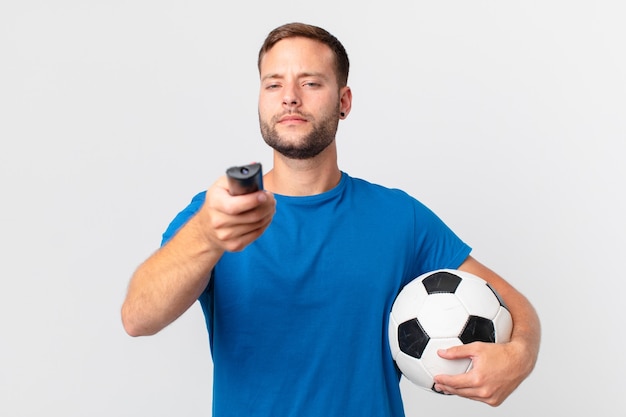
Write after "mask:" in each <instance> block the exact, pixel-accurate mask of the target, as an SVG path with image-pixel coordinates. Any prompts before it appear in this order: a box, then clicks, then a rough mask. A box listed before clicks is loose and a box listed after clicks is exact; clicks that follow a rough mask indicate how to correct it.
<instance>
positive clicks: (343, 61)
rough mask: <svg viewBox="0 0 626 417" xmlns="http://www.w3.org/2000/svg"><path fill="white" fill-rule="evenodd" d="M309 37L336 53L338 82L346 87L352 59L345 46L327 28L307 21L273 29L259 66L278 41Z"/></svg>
mask: <svg viewBox="0 0 626 417" xmlns="http://www.w3.org/2000/svg"><path fill="white" fill-rule="evenodd" d="M295 37H302V38H309V39H313V40H316V41H318V42H321V43H323V44H324V45H326V46H328V47H329V48H330V49H331V51H332V52H333V54H334V55H335V74H336V76H337V84H338V85H339V87H345V86H346V85H347V84H348V72H349V71H350V60H349V59H348V54H347V53H346V50H345V48H344V47H343V45H342V44H341V42H339V40H338V39H337V38H336V37H334V36H333V35H332V34H330V33H329V32H328V31H326V30H325V29H322V28H320V27H317V26H313V25H307V24H305V23H287V24H286V25H282V26H279V27H277V28H276V29H274V30H273V31H271V32H270V33H269V34H268V35H267V37H266V38H265V42H263V46H261V50H260V51H259V60H258V67H259V71H260V70H261V61H262V60H263V56H264V55H265V54H266V53H267V51H269V50H270V49H272V47H273V46H274V45H276V43H277V42H279V41H281V40H283V39H288V38H295Z"/></svg>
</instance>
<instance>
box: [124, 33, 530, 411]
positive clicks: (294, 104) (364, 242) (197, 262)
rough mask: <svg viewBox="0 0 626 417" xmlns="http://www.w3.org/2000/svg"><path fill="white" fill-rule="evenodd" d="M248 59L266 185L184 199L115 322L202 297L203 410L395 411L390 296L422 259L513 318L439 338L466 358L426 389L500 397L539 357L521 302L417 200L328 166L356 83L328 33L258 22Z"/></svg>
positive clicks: (162, 314) (451, 353) (219, 188)
mask: <svg viewBox="0 0 626 417" xmlns="http://www.w3.org/2000/svg"><path fill="white" fill-rule="evenodd" d="M258 66H259V73H260V81H261V88H260V94H259V121H260V126H261V133H262V136H263V138H264V139H265V141H266V142H267V144H268V145H270V146H271V147H272V148H273V149H274V166H273V169H272V170H271V171H269V172H267V173H266V175H265V176H264V179H263V182H264V185H265V188H266V191H258V192H255V193H252V194H247V195H243V196H231V195H230V194H229V192H228V185H227V181H226V178H225V177H222V178H220V179H218V180H217V182H216V183H215V184H213V186H211V187H210V188H209V189H208V190H207V191H206V192H202V193H200V194H198V195H197V196H196V197H194V199H193V200H192V202H191V203H190V205H189V206H188V207H187V208H186V209H184V210H183V211H182V212H181V213H180V214H179V215H178V216H177V217H176V219H174V221H173V222H172V223H171V224H170V227H169V228H168V230H167V231H166V233H165V234H164V239H163V245H162V247H161V248H160V249H159V250H158V251H157V252H155V253H154V254H153V255H152V256H150V257H149V258H148V259H147V260H146V261H145V262H144V263H143V264H142V265H140V267H139V268H138V269H137V271H136V272H135V273H134V275H133V277H132V279H131V282H130V285H129V288H128V294H127V297H126V300H125V302H124V305H123V307H122V318H123V323H124V327H125V329H126V331H127V332H128V333H129V334H130V335H133V336H139V335H150V334H154V333H156V332H158V331H160V330H161V329H163V328H164V327H165V326H167V325H169V324H170V323H172V322H173V321H174V320H176V318H178V317H179V316H180V315H181V314H182V313H184V312H185V311H186V310H187V309H188V308H189V307H190V306H191V305H192V304H193V303H194V302H195V301H196V300H198V299H199V300H200V303H201V305H202V308H203V311H204V313H205V317H206V324H207V328H208V331H209V335H210V345H211V352H212V355H213V364H214V378H213V389H214V395H213V415H214V416H215V417H219V416H225V415H235V416H253V415H259V416H273V417H274V416H284V415H294V416H300V417H301V416H320V415H327V416H342V417H347V416H359V417H362V416H365V415H371V416H402V415H403V413H404V412H403V406H402V401H401V396H400V390H399V384H398V381H399V374H398V371H397V369H396V368H395V366H394V363H393V360H392V358H391V356H390V353H389V346H388V342H387V336H386V335H387V324H388V315H389V311H390V309H391V305H392V303H393V301H394V299H395V296H396V295H397V294H398V292H399V291H400V289H401V288H402V287H403V286H404V285H405V284H406V283H408V282H409V281H411V280H412V279H413V278H415V277H417V276H418V275H420V274H421V273H424V272H427V271H430V270H435V269H440V268H458V269H461V270H464V271H468V272H471V273H474V274H476V275H478V276H480V277H482V278H484V279H486V280H487V281H488V282H489V283H490V284H491V285H492V286H493V287H494V288H495V289H496V290H497V291H498V292H499V293H500V294H501V296H502V297H503V298H504V300H505V302H506V303H507V305H508V306H509V308H510V311H511V313H512V316H513V320H514V329H513V334H512V337H511V341H510V342H509V343H506V344H488V343H473V344H468V345H463V346H458V347H453V348H450V349H447V350H445V351H441V352H439V354H440V355H441V356H442V357H444V358H448V359H455V358H465V357H471V358H472V359H473V368H472V370H471V371H470V372H468V373H467V374H463V375H456V376H451V375H439V376H437V377H436V387H435V388H436V389H437V390H440V391H442V392H445V393H449V394H456V395H460V396H463V397H467V398H471V399H474V400H479V401H483V402H485V403H487V404H490V405H493V406H496V405H499V404H501V403H502V401H504V400H505V399H506V398H507V396H509V395H510V394H511V392H513V391H514V390H515V389H516V387H517V386H518V385H519V384H520V383H521V382H522V381H523V380H524V379H525V378H526V377H527V376H528V375H529V373H530V372H531V370H532V369H533V367H534V364H535V361H536V358H537V354H538V348H539V339H540V331H539V320H538V318H537V315H536V313H535V311H534V309H533V307H532V306H531V305H530V303H529V302H528V301H527V300H526V298H525V297H524V296H523V295H522V294H520V293H519V292H518V291H516V290H515V289H514V288H513V287H512V286H511V285H510V284H508V283H507V282H506V281H505V280H504V279H503V278H501V277H500V276H499V275H497V274H496V273H494V272H493V271H491V270H489V269H488V268H486V267H485V266H483V265H482V264H480V263H479V262H478V261H476V260H475V259H473V258H472V257H471V256H470V255H469V254H470V250H471V249H470V248H469V246H467V245H466V244H465V243H464V242H462V241H461V240H460V239H459V238H458V237H457V236H456V235H455V234H454V233H453V232H452V231H451V230H450V229H449V228H448V227H447V226H446V225H445V224H444V223H443V222H442V221H441V220H440V219H439V218H438V217H437V216H436V215H435V214H434V213H432V212H431V211H430V210H429V209H427V208H426V207H424V206H423V205H422V204H420V203H419V202H418V201H417V200H415V199H414V198H412V197H410V196H408V195H407V194H406V193H404V192H402V191H399V190H391V189H387V188H384V187H381V186H378V185H374V184H370V183H368V182H366V181H363V180H359V179H355V178H352V177H350V176H349V175H347V174H346V173H344V172H342V171H341V170H340V169H339V167H338V165H337V148H336V145H335V134H336V131H337V127H338V123H339V120H341V119H344V118H346V117H347V116H348V115H349V114H350V109H351V104H352V92H351V90H350V88H349V87H348V86H347V79H348V68H349V64H348V57H347V54H346V52H345V50H344V48H343V46H342V45H341V43H340V42H339V41H338V40H337V39H336V38H335V37H334V36H332V35H331V34H329V33H328V32H326V31H325V30H323V29H321V28H317V27H314V26H309V25H304V24H299V23H294V24H288V25H284V26H282V27H279V28H277V29H275V30H274V31H272V32H271V33H270V34H269V35H268V37H267V39H266V41H265V43H264V45H263V46H262V48H261V51H260V53H259V62H258ZM277 202H278V204H277Z"/></svg>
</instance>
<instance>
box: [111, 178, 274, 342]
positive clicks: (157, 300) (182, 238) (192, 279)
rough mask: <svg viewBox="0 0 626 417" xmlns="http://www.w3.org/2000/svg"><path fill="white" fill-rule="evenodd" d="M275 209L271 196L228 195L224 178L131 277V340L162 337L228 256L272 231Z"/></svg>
mask: <svg viewBox="0 0 626 417" xmlns="http://www.w3.org/2000/svg"><path fill="white" fill-rule="evenodd" d="M274 210H275V200H274V197H273V195H272V194H271V193H266V192H263V191H259V192H256V193H252V194H247V195H242V196H235V197H233V196H231V195H230V194H229V193H228V189H227V182H226V178H225V177H222V178H220V180H218V182H216V183H215V184H214V185H213V186H212V187H211V188H210V189H209V190H207V194H206V199H205V202H204V204H203V206H202V207H201V209H200V210H199V211H198V213H196V214H195V215H194V216H193V217H192V218H191V219H189V221H188V222H187V223H186V224H185V225H184V226H183V227H181V229H180V230H179V231H178V232H177V233H176V234H175V235H174V237H173V238H172V239H171V240H170V241H169V242H167V243H166V244H165V245H164V246H163V247H161V248H160V249H159V250H157V251H156V252H155V253H154V254H153V255H151V256H150V257H149V258H148V259H147V260H146V261H145V262H143V263H142V264H141V265H140V266H139V267H138V268H137V270H136V271H135V273H134V274H133V276H132V278H131V280H130V284H129V286H128V292H127V295H126V299H125V300H124V304H123V305H122V323H123V325H124V329H125V330H126V332H127V333H128V334H129V335H131V336H146V335H152V334H155V333H158V332H159V331H160V330H162V329H163V328H164V327H166V326H167V325H169V324H170V323H172V322H173V321H174V320H176V319H177V318H178V317H180V315H182V314H183V313H184V312H185V311H187V309H189V307H191V305H193V303H194V302H195V301H196V300H197V299H198V297H199V296H200V294H202V291H204V289H205V288H206V286H207V284H208V282H209V279H210V275H211V270H212V269H213V267H214V266H215V264H216V263H217V262H218V261H219V259H220V258H221V256H222V254H223V253H224V252H225V251H240V250H242V249H243V248H245V247H246V246H247V245H248V244H250V243H251V242H252V241H254V240H255V239H257V238H258V237H259V236H260V235H261V234H262V233H263V232H264V231H265V229H266V228H267V227H268V226H269V224H270V223H271V221H272V217H273V215H274Z"/></svg>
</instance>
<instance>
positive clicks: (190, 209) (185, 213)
mask: <svg viewBox="0 0 626 417" xmlns="http://www.w3.org/2000/svg"><path fill="white" fill-rule="evenodd" d="M205 197H206V191H203V192H201V193H198V194H196V195H195V196H194V197H193V198H192V199H191V202H190V203H189V205H188V206H187V207H185V209H183V210H182V211H181V212H180V213H178V215H176V217H174V220H172V222H171V223H170V224H169V226H168V227H167V229H166V230H165V232H164V233H163V237H162V239H161V246H163V245H165V244H166V243H167V242H169V240H170V239H171V238H172V237H173V236H174V235H175V234H176V232H178V230H179V229H180V228H181V227H183V226H184V225H185V223H187V222H188V221H189V219H191V218H192V217H193V216H194V215H195V214H196V213H197V212H198V210H200V207H202V204H204V199H205Z"/></svg>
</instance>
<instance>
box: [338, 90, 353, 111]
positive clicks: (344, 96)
mask: <svg viewBox="0 0 626 417" xmlns="http://www.w3.org/2000/svg"><path fill="white" fill-rule="evenodd" d="M350 109H352V90H351V89H350V87H348V86H345V87H342V88H341V89H340V90H339V118H340V119H345V118H346V117H348V114H350Z"/></svg>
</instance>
